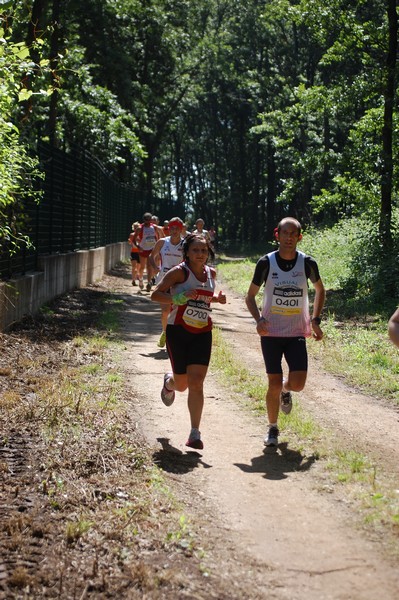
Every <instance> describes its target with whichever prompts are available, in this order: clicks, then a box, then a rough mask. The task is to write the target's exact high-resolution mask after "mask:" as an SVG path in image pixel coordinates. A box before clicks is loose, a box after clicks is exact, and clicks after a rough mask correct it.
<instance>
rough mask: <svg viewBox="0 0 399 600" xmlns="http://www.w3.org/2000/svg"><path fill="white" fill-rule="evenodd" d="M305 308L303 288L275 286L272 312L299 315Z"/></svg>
mask: <svg viewBox="0 0 399 600" xmlns="http://www.w3.org/2000/svg"><path fill="white" fill-rule="evenodd" d="M302 308H303V290H301V289H300V288H297V287H292V286H282V287H275V288H274V290H273V299H272V305H271V311H270V312H271V313H272V314H274V315H286V316H290V315H298V314H300V313H301V312H302Z"/></svg>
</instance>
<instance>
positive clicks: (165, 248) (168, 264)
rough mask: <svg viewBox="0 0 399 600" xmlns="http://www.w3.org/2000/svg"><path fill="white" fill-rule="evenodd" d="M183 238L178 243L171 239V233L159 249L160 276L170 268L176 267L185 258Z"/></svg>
mask: <svg viewBox="0 0 399 600" xmlns="http://www.w3.org/2000/svg"><path fill="white" fill-rule="evenodd" d="M182 246H183V240H180V242H179V243H178V244H176V245H174V244H172V242H171V241H170V235H169V236H168V237H166V238H164V243H163V244H162V248H161V250H160V251H159V256H160V257H161V270H160V272H159V274H158V276H160V277H162V275H164V274H165V273H166V272H167V271H169V269H171V268H172V267H175V266H176V265H178V264H179V263H181V262H182V260H183V247H182Z"/></svg>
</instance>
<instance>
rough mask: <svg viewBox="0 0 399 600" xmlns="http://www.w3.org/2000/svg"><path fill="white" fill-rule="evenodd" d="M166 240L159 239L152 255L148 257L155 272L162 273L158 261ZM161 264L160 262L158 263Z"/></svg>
mask: <svg viewBox="0 0 399 600" xmlns="http://www.w3.org/2000/svg"><path fill="white" fill-rule="evenodd" d="M164 243H165V240H164V239H163V238H161V239H159V240H158V241H157V243H156V244H155V246H154V247H153V249H152V251H151V254H150V255H149V257H148V260H149V262H150V265H151V267H152V268H153V269H154V270H155V271H160V266H159V265H158V264H157V262H156V261H157V259H159V253H160V252H161V249H162V246H163V245H164ZM158 262H159V261H158Z"/></svg>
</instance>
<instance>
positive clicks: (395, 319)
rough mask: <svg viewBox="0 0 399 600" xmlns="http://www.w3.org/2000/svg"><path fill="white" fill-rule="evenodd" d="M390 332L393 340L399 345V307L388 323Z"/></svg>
mask: <svg viewBox="0 0 399 600" xmlns="http://www.w3.org/2000/svg"><path fill="white" fill-rule="evenodd" d="M388 333H389V338H390V340H391V342H393V343H394V344H395V346H399V308H397V309H396V310H395V312H394V313H393V315H392V316H391V318H390V319H389V323H388Z"/></svg>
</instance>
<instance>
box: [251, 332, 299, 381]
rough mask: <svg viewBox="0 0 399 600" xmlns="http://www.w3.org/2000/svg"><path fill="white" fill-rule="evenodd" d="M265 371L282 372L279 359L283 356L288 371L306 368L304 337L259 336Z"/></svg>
mask: <svg viewBox="0 0 399 600" xmlns="http://www.w3.org/2000/svg"><path fill="white" fill-rule="evenodd" d="M260 342H261V346H262V353H263V359H264V361H265V365H266V373H269V374H270V375H274V374H277V373H282V372H283V369H282V366H281V361H282V358H283V356H284V358H285V360H286V361H287V364H288V368H289V370H290V371H307V370H308V351H307V348H306V339H305V338H304V337H269V336H267V335H265V336H261V338H260Z"/></svg>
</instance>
